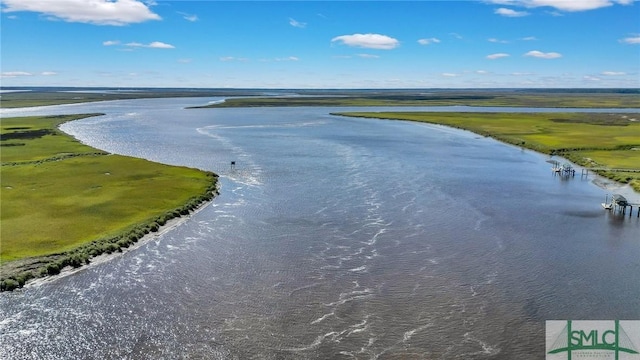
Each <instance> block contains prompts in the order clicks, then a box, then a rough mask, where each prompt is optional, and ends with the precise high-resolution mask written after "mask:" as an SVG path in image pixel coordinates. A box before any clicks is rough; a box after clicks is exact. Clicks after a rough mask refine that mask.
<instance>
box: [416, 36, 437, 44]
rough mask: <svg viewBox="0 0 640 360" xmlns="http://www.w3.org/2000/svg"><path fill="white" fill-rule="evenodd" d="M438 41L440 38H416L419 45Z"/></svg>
mask: <svg viewBox="0 0 640 360" xmlns="http://www.w3.org/2000/svg"><path fill="white" fill-rule="evenodd" d="M439 42H440V39H437V38H428V39H420V40H418V44H420V45H429V44H437V43H439Z"/></svg>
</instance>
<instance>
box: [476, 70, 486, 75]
mask: <svg viewBox="0 0 640 360" xmlns="http://www.w3.org/2000/svg"><path fill="white" fill-rule="evenodd" d="M488 73H489V72H488V71H487V70H476V74H480V75H486V74H488Z"/></svg>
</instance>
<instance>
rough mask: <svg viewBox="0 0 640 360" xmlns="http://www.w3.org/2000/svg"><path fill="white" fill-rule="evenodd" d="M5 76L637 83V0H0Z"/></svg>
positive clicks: (249, 82) (300, 84)
mask: <svg viewBox="0 0 640 360" xmlns="http://www.w3.org/2000/svg"><path fill="white" fill-rule="evenodd" d="M0 21H1V22H0V25H1V26H0V29H1V30H0V31H1V32H0V41H1V42H0V50H1V51H0V73H1V74H0V76H1V77H0V85H1V86H4V87H10V86H78V87H197V88H303V89H306V88H640V1H639V0H478V1H471V0H469V1H444V0H443V1H206V0H200V1H181V0H166V1H165V0H0Z"/></svg>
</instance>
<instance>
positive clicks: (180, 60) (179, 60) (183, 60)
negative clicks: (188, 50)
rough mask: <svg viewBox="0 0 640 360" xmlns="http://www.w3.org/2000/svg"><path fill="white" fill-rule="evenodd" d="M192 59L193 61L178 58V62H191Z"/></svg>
mask: <svg viewBox="0 0 640 360" xmlns="http://www.w3.org/2000/svg"><path fill="white" fill-rule="evenodd" d="M191 61H192V60H191V59H178V62H179V63H180V64H189V63H191Z"/></svg>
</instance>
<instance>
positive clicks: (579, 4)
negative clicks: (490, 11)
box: [488, 0, 635, 16]
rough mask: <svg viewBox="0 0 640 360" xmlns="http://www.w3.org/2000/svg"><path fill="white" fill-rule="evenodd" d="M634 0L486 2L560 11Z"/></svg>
mask: <svg viewBox="0 0 640 360" xmlns="http://www.w3.org/2000/svg"><path fill="white" fill-rule="evenodd" d="M634 1H635V0H489V1H488V2H489V3H491V4H497V5H508V6H523V7H527V8H536V7H552V8H555V9H557V10H561V11H586V10H595V9H599V8H603V7H608V6H612V5H615V4H620V5H630V4H632V3H633V2H634ZM507 10H508V9H507ZM501 15H503V14H501ZM505 16H508V15H505Z"/></svg>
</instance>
